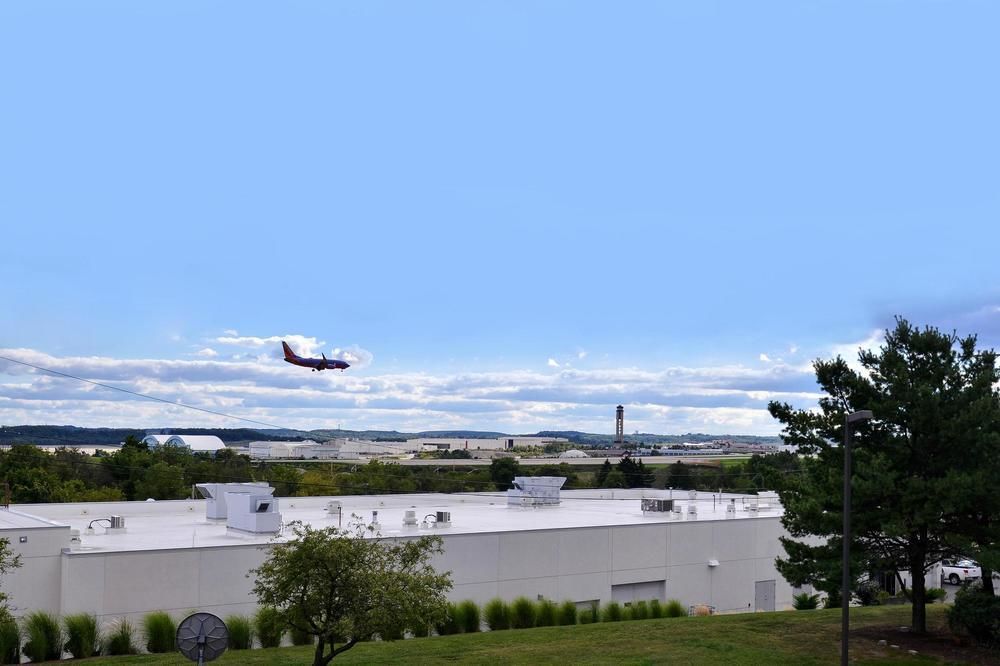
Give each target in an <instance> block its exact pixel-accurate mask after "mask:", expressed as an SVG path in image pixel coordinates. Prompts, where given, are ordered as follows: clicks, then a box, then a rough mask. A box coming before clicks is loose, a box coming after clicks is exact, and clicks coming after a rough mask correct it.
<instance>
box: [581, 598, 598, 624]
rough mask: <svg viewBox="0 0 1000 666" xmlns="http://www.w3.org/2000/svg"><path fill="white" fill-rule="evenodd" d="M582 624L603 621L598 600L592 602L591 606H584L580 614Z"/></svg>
mask: <svg viewBox="0 0 1000 666" xmlns="http://www.w3.org/2000/svg"><path fill="white" fill-rule="evenodd" d="M578 619H579V621H580V624H593V623H594V622H600V621H601V614H600V610H599V607H598V605H597V602H596V601H594V602H591V604H590V607H589V608H582V609H580V612H579V614H578Z"/></svg>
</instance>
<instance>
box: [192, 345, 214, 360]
mask: <svg viewBox="0 0 1000 666" xmlns="http://www.w3.org/2000/svg"><path fill="white" fill-rule="evenodd" d="M194 355H195V356H201V357H202V358H215V357H216V356H218V355H219V352H217V351H215V350H214V349H212V348H211V347H205V348H204V349H201V350H199V351H196V352H195V353H194Z"/></svg>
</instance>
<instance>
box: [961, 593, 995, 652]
mask: <svg viewBox="0 0 1000 666" xmlns="http://www.w3.org/2000/svg"><path fill="white" fill-rule="evenodd" d="M948 625H949V626H950V627H951V630H952V631H953V632H955V633H956V634H959V635H964V634H967V635H969V636H971V637H972V638H973V639H974V640H975V641H976V642H977V643H981V644H983V645H986V646H990V647H992V646H996V645H1000V597H995V596H993V595H992V594H984V593H983V592H981V591H980V590H977V589H969V588H964V587H963V588H962V589H960V590H959V591H958V593H957V594H956V595H955V604H954V605H953V606H952V607H951V608H950V609H949V611H948Z"/></svg>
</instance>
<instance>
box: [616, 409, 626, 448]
mask: <svg viewBox="0 0 1000 666" xmlns="http://www.w3.org/2000/svg"><path fill="white" fill-rule="evenodd" d="M624 443H625V408H624V407H622V406H621V405H618V409H616V410H615V445H616V446H620V445H623V444H624Z"/></svg>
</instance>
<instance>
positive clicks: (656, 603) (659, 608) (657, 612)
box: [649, 599, 663, 618]
mask: <svg viewBox="0 0 1000 666" xmlns="http://www.w3.org/2000/svg"><path fill="white" fill-rule="evenodd" d="M649 617H654V618H660V617H663V604H661V603H660V600H659V599H653V600H652V601H650V602H649Z"/></svg>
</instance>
